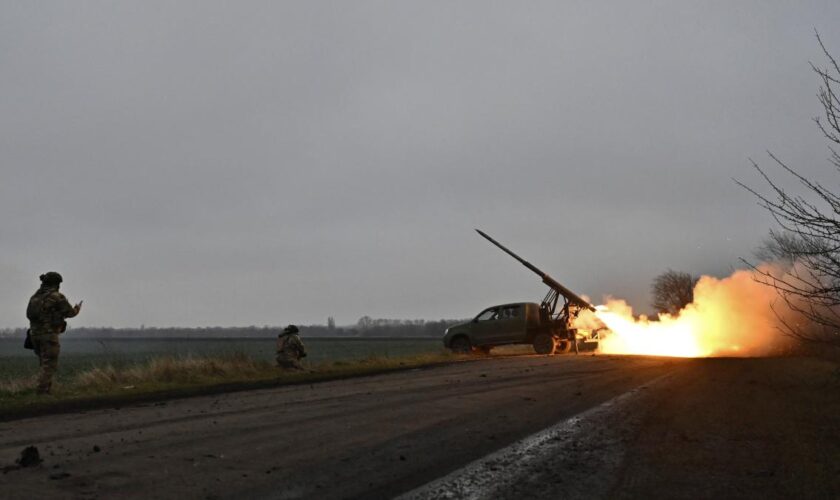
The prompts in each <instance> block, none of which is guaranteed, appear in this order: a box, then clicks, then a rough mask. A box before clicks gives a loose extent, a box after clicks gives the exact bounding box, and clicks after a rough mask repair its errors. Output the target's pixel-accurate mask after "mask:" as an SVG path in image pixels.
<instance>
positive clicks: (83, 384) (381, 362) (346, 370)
mask: <svg viewBox="0 0 840 500" xmlns="http://www.w3.org/2000/svg"><path fill="white" fill-rule="evenodd" d="M464 358H465V357H464V356H457V355H454V354H452V353H450V352H448V351H443V350H441V351H439V352H430V353H421V354H415V355H409V356H398V357H390V356H370V357H367V358H363V359H358V360H335V361H322V362H319V363H314V364H310V365H305V366H306V367H307V369H308V371H306V372H289V371H284V370H281V369H280V368H278V367H277V366H276V365H275V364H274V363H271V362H269V361H265V360H256V359H254V358H252V357H250V356H248V355H246V354H244V353H241V352H234V353H230V354H224V355H216V356H195V355H186V356H160V357H154V358H151V359H148V360H146V361H142V362H137V363H131V364H111V363H106V364H103V365H101V366H95V367H92V368H89V369H87V370H83V371H80V372H78V373H76V374H74V375H72V376H70V377H69V378H68V379H65V380H57V381H56V382H55V383H54V384H53V390H52V392H51V394H49V395H41V394H37V393H36V392H35V385H36V378H35V377H33V376H30V377H20V378H12V379H6V380H3V381H0V419H2V418H3V417H6V418H10V417H11V418H14V417H15V416H23V415H27V414H38V413H50V411H61V410H62V409H67V408H70V409H78V408H83V407H85V406H90V407H95V406H101V405H105V404H108V403H112V402H116V403H119V402H125V403H128V402H131V401H144V400H155V399H166V398H169V397H181V396H190V395H195V394H204V393H213V392H224V391H227V390H237V389H248V388H259V387H272V386H278V385H286V384H295V383H304V382H316V381H323V380H332V379H341V378H349V377H355V376H362V375H371V374H375V373H381V372H387V371H392V370H399V369H407V368H416V367H421V366H427V365H433V364H438V363H445V362H451V361H454V360H457V359H464Z"/></svg>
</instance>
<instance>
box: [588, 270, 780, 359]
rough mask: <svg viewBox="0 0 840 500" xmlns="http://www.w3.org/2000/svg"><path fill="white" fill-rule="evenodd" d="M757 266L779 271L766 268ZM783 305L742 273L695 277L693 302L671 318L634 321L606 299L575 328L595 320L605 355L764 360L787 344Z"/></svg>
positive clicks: (620, 306)
mask: <svg viewBox="0 0 840 500" xmlns="http://www.w3.org/2000/svg"><path fill="white" fill-rule="evenodd" d="M762 267H763V268H764V269H766V270H775V271H779V270H777V269H774V268H773V266H771V265H769V264H766V265H763V266H762ZM780 302H781V304H780ZM783 304H784V303H783V302H782V301H779V300H778V295H777V293H776V291H775V290H774V289H773V288H771V287H768V286H766V285H763V284H761V283H758V282H756V281H755V280H754V279H753V275H752V273H751V272H750V271H743V270H741V271H736V272H734V273H733V274H732V275H731V276H729V277H727V278H723V279H718V278H713V277H711V276H703V277H702V278H700V281H698V282H697V285H696V286H695V287H694V302H692V303H691V304H689V305H687V306H686V307H685V308H684V309H683V310H681V311H680V312H679V313H678V314H676V315H674V316H671V315H668V314H660V315H659V317H658V321H657V320H650V319H648V318H646V317H645V316H641V317H640V318H638V319H636V318H634V317H633V312H632V309H631V308H630V306H628V305H627V304H626V303H625V302H624V301H621V300H608V301H607V304H606V305H602V306H598V307H597V308H596V309H597V311H596V312H595V313H591V312H588V311H587V312H586V313H581V315H580V318H579V321H578V326H579V327H583V328H586V327H590V328H591V327H592V325H593V324H594V323H597V320H600V321H601V322H602V323H603V324H605V325H606V326H607V327H608V328H609V329H610V332H608V333H604V335H603V338H602V339H601V340H600V342H599V346H598V352H601V353H605V354H648V355H655V356H679V357H705V356H764V355H769V354H773V353H777V352H779V351H780V350H781V349H782V348H784V347H785V346H787V345H788V344H789V343H790V339H789V338H788V337H786V336H784V335H783V334H782V333H781V332H780V330H779V328H778V326H779V317H778V315H777V314H779V313H781V314H786V315H790V314H791V312H790V310H789V309H788V308H785V307H783ZM774 308H775V310H774ZM594 318H597V320H595V319H594Z"/></svg>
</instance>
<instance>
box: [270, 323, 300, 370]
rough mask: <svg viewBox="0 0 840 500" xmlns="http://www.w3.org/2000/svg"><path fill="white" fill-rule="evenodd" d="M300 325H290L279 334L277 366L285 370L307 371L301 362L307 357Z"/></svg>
mask: <svg viewBox="0 0 840 500" xmlns="http://www.w3.org/2000/svg"><path fill="white" fill-rule="evenodd" d="M298 331H299V330H298V327H296V326H295V325H289V326H287V327H286V328H284V329H283V333H281V334H280V335H278V336H277V366H279V367H280V368H283V369H284V370H300V371H306V368H304V367H303V365H301V364H300V360H301V358H305V357H306V348H305V347H303V342H302V341H301V340H300V337H299V336H298Z"/></svg>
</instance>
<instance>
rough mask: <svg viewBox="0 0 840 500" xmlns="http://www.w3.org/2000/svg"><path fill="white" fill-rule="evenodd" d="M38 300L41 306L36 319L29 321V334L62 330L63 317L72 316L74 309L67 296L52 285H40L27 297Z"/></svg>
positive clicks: (46, 333) (36, 334)
mask: <svg viewBox="0 0 840 500" xmlns="http://www.w3.org/2000/svg"><path fill="white" fill-rule="evenodd" d="M29 300H30V301H33V300H40V301H41V307H40V313H39V314H38V317H37V319H34V320H30V321H29V330H30V335H32V336H33V337H36V336H42V335H58V334H59V333H61V332H62V331H63V330H64V327H65V322H64V320H65V318H72V317H73V316H75V315H76V310H75V309H74V308H73V306H72V305H70V302H69V301H68V300H67V297H65V296H64V294H63V293H61V292H59V291H58V289H57V288H54V287H43V286H42V287H41V288H39V289H38V291H37V292H35V295H33V296H32V298H30V299H29Z"/></svg>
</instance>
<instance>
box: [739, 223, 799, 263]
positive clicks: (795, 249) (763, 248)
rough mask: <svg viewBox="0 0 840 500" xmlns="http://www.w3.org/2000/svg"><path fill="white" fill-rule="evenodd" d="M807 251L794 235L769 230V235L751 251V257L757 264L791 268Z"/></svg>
mask: <svg viewBox="0 0 840 500" xmlns="http://www.w3.org/2000/svg"><path fill="white" fill-rule="evenodd" d="M807 251H808V246H807V244H806V243H805V242H804V241H802V239H801V238H799V237H798V236H797V235H796V234H794V233H790V232H788V231H784V230H782V231H776V230H770V235H769V236H768V237H767V238H765V239H764V241H762V242H761V245H759V246H758V248H756V249H755V250H754V251H753V256H754V257H755V258H756V259H758V260H759V262H778V263H782V264H785V265H788V266H791V265H793V264H794V263H795V262H796V261H797V260H798V259H799V258H800V256H802V255H804V254H805V253H806V252H807Z"/></svg>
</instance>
